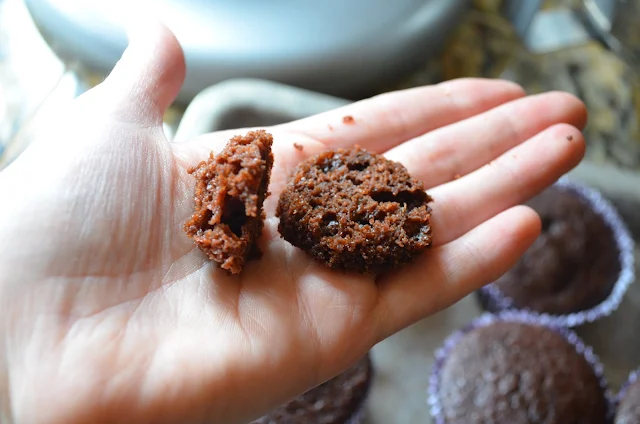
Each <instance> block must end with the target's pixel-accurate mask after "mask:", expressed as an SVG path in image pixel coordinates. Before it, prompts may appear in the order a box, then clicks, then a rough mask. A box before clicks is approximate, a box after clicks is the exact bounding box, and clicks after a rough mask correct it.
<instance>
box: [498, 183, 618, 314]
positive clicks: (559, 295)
mask: <svg viewBox="0 0 640 424" xmlns="http://www.w3.org/2000/svg"><path fill="white" fill-rule="evenodd" d="M528 205H529V206H531V207H532V208H533V209H534V210H535V211H536V212H537V213H538V214H539V215H540V218H541V220H542V233H541V234H540V236H539V237H538V238H537V240H536V241H535V242H534V244H533V246H531V247H530V248H529V249H528V250H527V252H526V253H525V254H524V256H523V257H522V258H521V259H520V260H519V261H518V262H517V264H516V265H515V266H514V267H513V268H512V269H511V270H509V271H508V272H507V273H505V274H504V275H503V276H502V277H501V278H499V279H498V280H497V281H495V282H494V283H493V285H494V286H495V287H496V288H497V289H498V290H499V291H500V292H501V294H502V295H503V296H505V297H506V298H508V299H509V301H510V303H511V304H512V306H513V307H515V308H517V309H529V310H532V311H535V312H539V313H548V314H556V315H561V314H568V313H572V312H579V311H584V310H587V309H589V308H592V307H594V306H596V305H598V304H599V303H600V302H602V301H603V300H605V299H606V298H607V296H609V294H610V293H611V291H612V289H613V287H614V285H615V283H616V281H617V280H618V276H619V274H620V269H621V263H620V259H619V256H620V249H619V248H618V246H617V244H616V239H615V236H614V232H613V230H612V228H611V227H610V226H609V225H608V224H607V222H606V220H605V218H604V217H603V216H602V215H600V214H598V213H597V212H596V211H595V210H594V209H593V207H592V206H591V205H590V204H589V203H588V202H587V200H585V198H583V197H582V196H580V195H579V194H578V193H576V192H575V191H573V190H568V189H565V188H561V187H558V186H552V187H550V188H548V189H547V190H545V191H544V192H542V193H541V194H540V195H538V196H537V197H535V198H533V199H532V200H531V201H530V202H529V203H528Z"/></svg>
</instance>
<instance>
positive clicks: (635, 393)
mask: <svg viewBox="0 0 640 424" xmlns="http://www.w3.org/2000/svg"><path fill="white" fill-rule="evenodd" d="M638 423H640V379H638V380H636V381H635V382H634V383H632V384H630V385H629V386H628V387H627V388H626V390H625V392H624V396H623V397H622V399H620V403H619V404H618V412H617V413H616V419H615V424H638Z"/></svg>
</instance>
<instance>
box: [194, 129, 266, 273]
mask: <svg viewBox="0 0 640 424" xmlns="http://www.w3.org/2000/svg"><path fill="white" fill-rule="evenodd" d="M272 144H273V137H272V136H271V135H270V134H269V133H267V132H265V131H264V130H259V131H252V132H249V133H248V134H246V135H245V136H235V137H233V138H232V139H231V140H229V142H228V143H227V145H226V146H225V148H224V149H223V150H222V152H220V153H219V154H218V155H214V154H213V153H211V154H210V156H209V158H208V159H207V160H206V161H203V162H201V163H199V164H198V165H197V166H196V167H193V168H191V169H189V173H190V174H192V175H193V176H194V177H195V179H196V186H195V212H194V214H193V215H192V216H191V218H190V219H189V220H188V221H187V222H186V223H185V225H184V230H185V232H186V233H187V235H188V236H189V237H190V238H192V239H193V240H194V242H195V243H196V245H197V246H198V247H199V248H200V249H201V250H202V251H203V252H204V253H205V254H206V255H207V256H208V257H209V259H210V260H212V261H215V262H216V263H218V264H219V265H220V267H221V268H222V269H224V270H226V271H228V272H229V273H231V274H239V273H240V272H241V271H242V269H243V266H244V264H245V262H246V261H247V260H249V259H251V258H252V257H255V256H259V255H260V251H259V249H258V248H257V246H256V245H255V242H256V240H257V239H258V237H260V234H261V233H262V228H263V226H264V212H263V210H262V206H263V204H264V199H265V198H266V197H267V196H268V194H269V193H268V191H267V190H268V187H269V178H270V176H271V168H272V167H273V154H272V153H271V146H272Z"/></svg>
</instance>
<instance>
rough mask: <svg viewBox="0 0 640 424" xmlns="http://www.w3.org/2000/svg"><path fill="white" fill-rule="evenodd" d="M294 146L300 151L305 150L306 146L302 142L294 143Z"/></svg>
mask: <svg viewBox="0 0 640 424" xmlns="http://www.w3.org/2000/svg"><path fill="white" fill-rule="evenodd" d="M293 147H294V148H295V149H296V150H298V151H300V152H301V151H303V150H304V146H303V145H302V144H298V143H293Z"/></svg>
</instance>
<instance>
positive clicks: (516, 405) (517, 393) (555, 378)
mask: <svg viewBox="0 0 640 424" xmlns="http://www.w3.org/2000/svg"><path fill="white" fill-rule="evenodd" d="M574 337H575V338H576V339H577V336H575V335H573V333H571V336H569V337H568V336H567V335H564V334H563V333H561V332H560V331H558V330H555V329H552V328H549V327H544V326H541V325H538V324H535V323H533V322H527V321H526V320H525V319H522V320H500V319H490V320H488V321H486V322H485V323H483V324H481V325H478V324H476V325H474V326H471V327H470V328H469V329H467V330H465V331H464V332H462V333H461V334H458V335H456V336H455V337H454V338H453V339H450V340H449V341H448V344H449V346H448V348H446V349H445V350H443V351H442V352H440V354H439V358H438V361H437V363H436V368H435V371H434V377H433V381H432V384H431V387H430V394H431V397H430V401H431V406H432V413H433V414H434V418H436V422H437V423H442V424H474V423H478V424H480V423H483V424H484V423H488V422H490V423H497V424H500V423H505V424H520V423H522V424H567V423H581V424H596V423H597V424H604V423H607V422H608V421H607V420H608V419H609V417H610V412H611V410H610V400H609V399H608V398H607V391H606V388H605V387H604V383H603V380H602V379H601V376H600V375H599V374H598V373H597V372H596V370H595V366H594V363H593V362H590V361H589V360H588V359H587V356H586V355H585V354H583V352H579V351H580V350H581V347H582V346H583V345H581V344H580V343H578V344H576V343H573V342H571V341H570V339H571V338H574ZM454 339H455V341H452V340H454Z"/></svg>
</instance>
